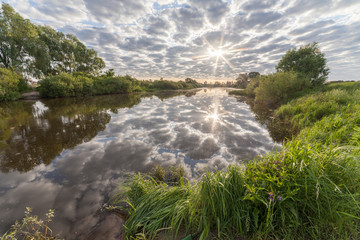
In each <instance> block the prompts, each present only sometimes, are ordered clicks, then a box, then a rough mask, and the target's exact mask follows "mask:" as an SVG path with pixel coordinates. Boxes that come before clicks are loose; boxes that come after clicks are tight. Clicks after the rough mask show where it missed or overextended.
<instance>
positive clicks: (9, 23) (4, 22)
mask: <svg viewBox="0 0 360 240" xmlns="http://www.w3.org/2000/svg"><path fill="white" fill-rule="evenodd" d="M37 40H38V39H37V31H36V28H35V26H34V25H33V24H32V23H31V22H30V21H29V20H28V19H24V18H22V17H21V16H20V14H18V13H15V11H14V9H13V8H12V7H11V6H10V5H9V4H5V3H3V4H2V9H1V12H0V66H1V67H4V68H10V67H12V68H15V69H16V70H18V71H20V72H23V73H24V72H25V73H28V74H31V75H38V74H39V69H38V68H37V66H40V65H41V63H40V62H41V61H42V59H41V58H42V56H43V54H44V53H43V52H42V51H43V47H44V45H43V44H41V43H40V42H38V41H37ZM36 57H38V58H36Z"/></svg>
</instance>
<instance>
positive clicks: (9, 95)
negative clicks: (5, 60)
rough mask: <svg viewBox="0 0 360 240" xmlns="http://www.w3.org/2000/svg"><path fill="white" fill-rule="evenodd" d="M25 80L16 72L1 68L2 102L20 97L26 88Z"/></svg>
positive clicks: (0, 93)
mask: <svg viewBox="0 0 360 240" xmlns="http://www.w3.org/2000/svg"><path fill="white" fill-rule="evenodd" d="M26 86H27V84H26V83H25V80H24V79H23V78H22V77H21V76H20V75H18V74H16V73H15V72H13V71H11V70H9V69H6V68H0V102H2V101H12V100H16V99H18V98H19V97H20V92H21V91H23V90H26V88H27V87H26Z"/></svg>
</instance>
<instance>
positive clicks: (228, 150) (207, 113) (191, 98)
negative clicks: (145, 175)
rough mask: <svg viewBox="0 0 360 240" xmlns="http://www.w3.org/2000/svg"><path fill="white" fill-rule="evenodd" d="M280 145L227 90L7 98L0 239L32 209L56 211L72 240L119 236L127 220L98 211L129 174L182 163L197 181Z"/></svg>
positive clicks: (2, 114) (0, 134) (0, 139)
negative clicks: (207, 172)
mask: <svg viewBox="0 0 360 240" xmlns="http://www.w3.org/2000/svg"><path fill="white" fill-rule="evenodd" d="M275 147H280V145H279V144H276V143H274V141H273V140H272V138H271V137H270V135H269V133H268V131H267V129H266V127H265V126H264V125H262V124H261V123H259V122H258V121H257V120H256V119H255V117H254V114H253V113H252V112H251V110H250V107H249V106H248V105H247V104H246V103H244V102H239V101H237V100H236V99H235V98H234V97H229V96H228V93H227V90H226V89H202V90H198V91H189V92H167V93H158V94H155V95H149V94H139V95H111V96H99V97H92V98H87V99H76V98H70V99H53V100H41V101H36V102H21V101H19V102H14V103H9V104H3V105H0V171H1V172H0V236H1V235H2V234H3V233H4V232H5V231H6V230H7V229H8V228H9V226H10V225H11V224H12V223H13V222H14V221H15V220H16V219H21V218H22V217H23V215H24V214H23V213H24V210H25V207H26V206H30V207H32V208H33V209H34V213H35V214H38V215H43V214H44V213H45V212H47V210H48V209H55V219H54V222H55V225H54V227H52V228H53V229H54V230H55V233H57V234H60V236H61V237H64V238H66V239H96V238H97V239H100V238H102V239H114V238H115V237H116V235H117V234H118V233H119V229H120V228H121V222H122V221H121V219H119V218H117V217H116V216H105V215H104V214H101V213H99V211H98V210H99V208H100V207H101V206H102V204H103V203H105V202H106V201H107V200H108V199H109V197H110V196H112V195H113V194H114V193H115V192H116V189H117V186H118V185H119V183H120V184H121V183H122V182H123V181H124V180H125V179H126V176H127V174H128V172H134V171H141V172H146V171H149V170H150V169H151V168H152V167H154V166H155V165H156V164H161V165H163V166H170V165H175V164H179V165H183V166H184V168H185V169H186V171H187V173H188V176H189V177H197V176H200V175H201V174H202V173H203V172H204V169H206V167H208V168H210V169H211V170H217V169H223V168H225V167H226V166H227V165H228V164H229V163H235V162H238V161H244V162H246V161H247V160H249V159H251V158H253V157H255V156H256V155H260V154H263V153H265V152H269V151H271V150H273V149H274V148H275ZM99 236H100V237H99Z"/></svg>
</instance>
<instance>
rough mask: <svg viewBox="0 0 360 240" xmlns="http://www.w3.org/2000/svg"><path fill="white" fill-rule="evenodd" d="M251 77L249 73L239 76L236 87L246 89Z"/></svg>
mask: <svg viewBox="0 0 360 240" xmlns="http://www.w3.org/2000/svg"><path fill="white" fill-rule="evenodd" d="M249 81H250V76H249V75H248V74H247V73H242V74H239V76H238V77H237V78H236V83H235V87H240V88H246V86H247V85H248V84H249Z"/></svg>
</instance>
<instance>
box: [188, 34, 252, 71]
mask: <svg viewBox="0 0 360 240" xmlns="http://www.w3.org/2000/svg"><path fill="white" fill-rule="evenodd" d="M203 40H204V42H205V43H206V44H207V45H208V47H209V48H208V49H207V50H208V52H207V54H204V55H201V56H195V57H192V60H199V61H203V60H207V59H212V60H213V59H215V64H214V65H213V66H214V73H216V70H217V67H218V64H219V62H220V61H224V62H225V63H226V64H227V65H228V66H229V67H230V68H231V69H233V68H234V66H233V65H232V64H231V62H230V61H229V60H228V59H227V58H226V56H227V55H231V54H234V53H237V52H240V51H244V50H247V49H246V48H234V47H233V46H231V45H224V34H223V33H222V34H221V36H220V42H219V44H218V47H214V46H213V45H212V44H210V43H209V42H208V41H207V40H206V38H203Z"/></svg>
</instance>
